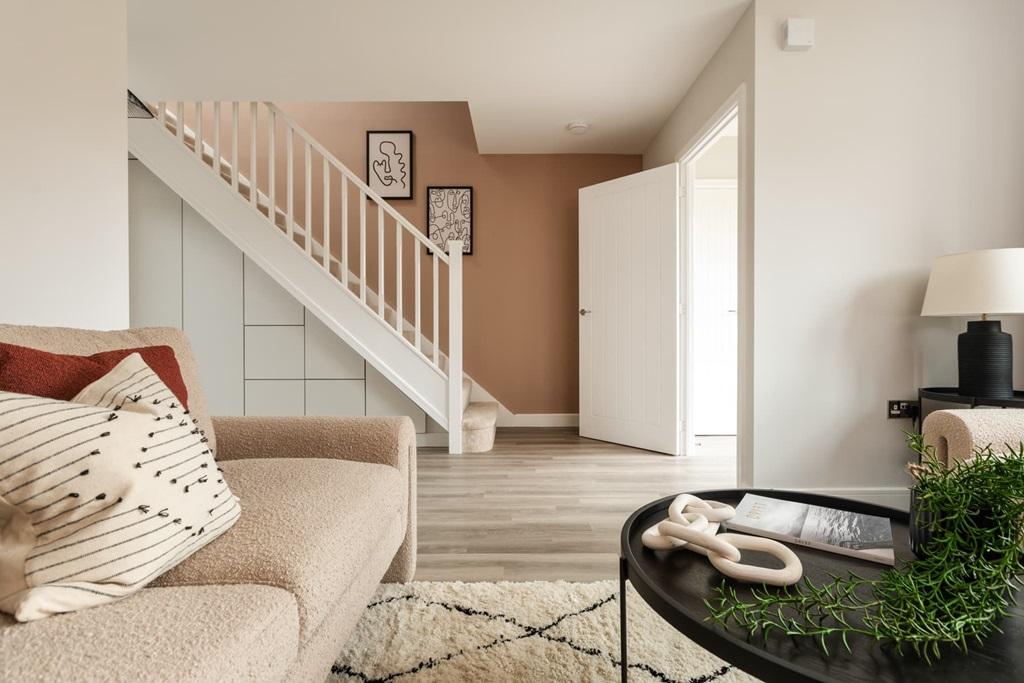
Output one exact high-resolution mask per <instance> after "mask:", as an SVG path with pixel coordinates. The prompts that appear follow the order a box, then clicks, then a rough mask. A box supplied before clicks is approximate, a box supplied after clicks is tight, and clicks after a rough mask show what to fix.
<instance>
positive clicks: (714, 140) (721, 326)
mask: <svg viewBox="0 0 1024 683" xmlns="http://www.w3.org/2000/svg"><path fill="white" fill-rule="evenodd" d="M738 117H739V112H738V108H736V107H734V108H732V109H730V110H729V111H727V112H726V113H725V114H724V115H723V116H721V117H719V118H718V120H717V121H715V122H714V126H713V129H712V130H711V131H709V134H708V135H706V136H705V137H704V138H703V139H702V140H700V141H699V142H698V143H697V144H696V145H695V146H694V147H693V148H692V149H691V151H690V152H689V153H687V154H686V155H685V156H683V157H682V158H681V159H680V160H679V165H680V177H681V178H682V179H683V181H684V183H683V185H684V186H683V188H682V192H681V193H680V203H681V206H680V213H681V215H683V216H685V220H686V223H685V225H686V229H685V238H684V240H682V241H683V242H684V244H683V245H682V249H681V266H682V267H681V272H682V273H685V277H684V278H683V281H682V282H681V284H680V286H681V290H682V294H681V300H682V301H683V302H684V305H683V310H684V311H685V315H686V317H687V321H686V322H687V324H686V325H685V328H684V329H685V335H684V336H683V339H682V344H681V348H680V357H681V358H682V359H683V362H682V363H680V366H681V367H682V368H683V378H682V381H681V385H682V387H683V391H684V400H683V401H682V404H683V413H684V414H683V415H682V416H681V419H682V420H683V423H684V424H685V425H686V428H685V429H684V434H685V438H686V443H685V444H684V448H683V452H684V453H686V454H688V455H696V456H706V457H709V458H714V459H723V460H726V461H729V462H735V461H736V459H737V433H738V431H739V429H738V418H737V411H738V405H739V401H738V381H739V240H738V237H739V233H740V229H739V227H740V225H739V206H740V201H739V200H740V196H739V175H740V159H739V120H738Z"/></svg>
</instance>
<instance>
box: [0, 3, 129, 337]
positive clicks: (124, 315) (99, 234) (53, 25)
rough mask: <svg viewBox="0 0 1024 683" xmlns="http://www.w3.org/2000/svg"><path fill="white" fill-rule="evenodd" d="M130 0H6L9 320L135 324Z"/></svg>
mask: <svg viewBox="0 0 1024 683" xmlns="http://www.w3.org/2000/svg"><path fill="white" fill-rule="evenodd" d="M126 22H127V17H126V10H125V2H124V0H96V1H94V2H71V1H68V0H63V1H60V2H38V1H37V0H10V2H5V3H4V10H3V20H2V21H0V83H2V94H0V122H2V124H3V125H2V126H0V161H2V163H0V206H2V207H3V218H2V219H0V291H2V292H4V295H3V296H2V297H0V323H20V324H39V325H67V326H75V327H92V328H101V329H102V328H115V327H126V326H127V324H128V171H127V156H128V146H127V138H126V131H125V89H126V83H127V80H126V79H127V77H126V57H125V55H126V25H127V24H126Z"/></svg>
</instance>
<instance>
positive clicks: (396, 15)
mask: <svg viewBox="0 0 1024 683" xmlns="http://www.w3.org/2000/svg"><path fill="white" fill-rule="evenodd" d="M749 1H750V0H391V1H390V2H376V1H374V0H363V1H362V2H354V1H352V0H302V2H281V1H280V0H216V1H215V2H210V0H176V1H175V2H152V0H129V2H128V8H129V11H128V77H129V86H130V87H131V88H132V89H134V90H136V92H137V93H138V94H139V95H140V96H142V97H145V98H149V99H161V100H175V99H184V100H196V99H202V100H215V99H219V100H235V99H238V100H250V99H261V100H276V101H289V100H290V101H323V100H340V101H394V100H399V101H467V102H468V103H469V107H470V111H471V113H472V117H473V126H474V129H475V131H476V137H477V145H478V147H479V150H480V152H481V153H485V154H494V153H508V154H525V153H552V152H606V153H640V152H643V150H644V148H645V147H646V146H647V144H648V142H650V140H651V138H652V137H653V136H654V134H655V133H656V132H657V131H658V130H659V129H660V128H661V125H662V124H663V123H664V121H665V119H666V118H667V117H668V115H669V114H670V113H671V112H672V110H673V109H674V108H675V106H676V104H677V103H678V102H679V100H680V99H681V98H682V96H683V95H684V94H685V93H686V91H687V89H688V88H689V87H690V85H691V84H692V83H693V81H694V80H695V79H696V77H697V75H698V74H699V73H700V72H701V70H702V69H703V68H704V65H705V64H706V63H707V61H708V60H709V59H710V58H711V56H712V55H713V54H714V52H715V50H716V49H717V48H718V46H719V45H720V44H721V42H722V41H723V40H724V39H725V38H726V36H727V35H728V34H729V32H730V31H731V30H732V27H733V26H734V25H735V24H736V22H737V21H738V20H739V18H740V16H741V15H742V13H743V11H744V10H745V9H746V6H747V5H748V4H749ZM574 120H583V121H586V122H588V123H589V124H590V126H591V128H590V130H589V131H588V132H587V133H586V134H585V135H581V136H574V135H571V134H569V133H568V132H567V131H566V129H565V127H566V124H567V123H569V122H570V121H574Z"/></svg>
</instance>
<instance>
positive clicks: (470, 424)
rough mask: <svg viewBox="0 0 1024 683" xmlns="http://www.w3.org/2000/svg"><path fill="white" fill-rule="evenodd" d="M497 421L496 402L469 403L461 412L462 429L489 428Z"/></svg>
mask: <svg viewBox="0 0 1024 683" xmlns="http://www.w3.org/2000/svg"><path fill="white" fill-rule="evenodd" d="M497 422H498V404H497V403H494V402H493V401H480V402H477V403H470V404H469V407H468V408H466V410H465V412H463V413H462V428H463V429H489V428H491V427H494V426H495V425H496V424H497Z"/></svg>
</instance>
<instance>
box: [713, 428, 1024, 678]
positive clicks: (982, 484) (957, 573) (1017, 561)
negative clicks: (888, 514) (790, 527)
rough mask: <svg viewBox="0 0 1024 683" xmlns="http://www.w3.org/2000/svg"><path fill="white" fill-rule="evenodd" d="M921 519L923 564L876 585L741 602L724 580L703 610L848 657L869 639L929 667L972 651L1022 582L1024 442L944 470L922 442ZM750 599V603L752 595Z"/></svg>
mask: <svg viewBox="0 0 1024 683" xmlns="http://www.w3.org/2000/svg"><path fill="white" fill-rule="evenodd" d="M908 445H909V446H910V448H911V450H913V451H914V452H916V453H918V454H919V455H920V456H921V458H920V464H919V465H911V466H910V467H909V468H908V469H910V471H911V473H912V474H913V475H914V476H915V477H916V478H917V486H916V489H917V491H916V492H917V496H916V498H917V506H918V508H917V510H918V513H919V519H922V520H923V522H922V523H923V524H924V525H926V528H925V529H924V531H925V532H926V536H927V538H926V540H925V541H924V543H923V546H922V552H921V557H920V558H918V559H916V560H913V561H909V562H905V563H903V564H902V565H900V566H897V567H894V568H892V569H886V570H884V571H883V572H882V573H881V575H880V576H878V578H873V579H867V578H863V577H860V576H858V575H856V574H853V573H851V574H849V575H848V576H845V577H841V576H836V575H831V576H830V577H829V580H827V581H824V582H819V583H818V584H815V583H813V582H812V581H811V580H810V579H809V578H805V579H804V580H803V581H802V582H801V583H799V584H796V585H794V586H788V587H785V588H779V589H772V588H768V587H761V588H755V589H753V590H751V591H749V592H744V594H741V593H740V592H738V591H737V590H736V588H734V587H733V586H731V585H729V584H728V583H726V582H725V581H723V582H722V584H721V585H720V586H719V587H718V588H717V589H716V595H715V597H714V598H713V599H711V600H707V601H705V603H706V604H707V606H708V608H709V609H710V611H711V616H710V617H708V619H709V620H712V621H714V622H716V623H718V624H719V625H721V626H723V627H727V626H728V625H729V624H730V623H732V624H736V625H738V626H739V627H740V628H742V629H744V630H746V631H747V632H748V633H749V634H750V635H752V636H756V635H758V634H760V635H761V636H763V637H764V638H765V639H767V638H768V636H769V635H771V634H784V635H786V636H791V637H794V638H811V639H814V640H816V641H817V642H818V643H819V644H820V645H821V648H822V649H823V650H824V652H825V654H828V652H829V644H830V643H833V644H836V643H841V644H842V646H843V647H845V648H846V649H847V650H849V649H850V640H851V638H854V637H858V636H866V637H867V638H870V639H872V640H874V641H876V642H879V643H882V644H883V645H885V646H889V647H891V648H893V649H894V650H895V651H896V652H897V653H899V654H904V653H905V652H906V651H908V650H909V651H911V652H913V653H914V654H916V655H917V656H919V657H922V658H923V659H924V660H925V661H928V662H931V661H933V660H934V659H936V658H938V657H940V656H941V654H942V650H943V649H944V648H947V647H950V646H951V647H954V648H957V649H959V650H962V651H966V650H967V648H968V646H969V645H970V644H971V643H972V642H976V643H980V642H981V641H982V639H983V638H984V637H985V636H986V635H988V634H989V633H991V632H992V631H994V630H997V629H998V625H997V622H998V620H999V619H1000V618H1001V617H1003V616H1004V615H1006V614H1007V613H1008V607H1009V605H1010V603H1011V602H1013V601H1014V595H1013V594H1014V591H1016V590H1017V589H1018V588H1019V587H1020V585H1021V584H1020V580H1021V577H1022V576H1024V554H1022V549H1021V542H1022V539H1024V443H1022V444H1020V445H1018V447H1016V448H1013V447H1010V446H1007V447H1006V450H1005V452H1004V453H1001V454H995V453H993V450H992V448H991V446H990V447H988V448H984V449H979V450H976V451H975V457H974V458H973V459H971V460H968V461H964V462H961V463H958V464H956V465H955V466H953V467H951V468H946V467H945V466H943V465H942V464H941V463H939V461H938V460H937V459H936V457H935V454H934V452H933V449H932V448H930V447H928V446H925V444H924V443H923V441H922V439H921V437H920V436H918V435H908ZM748 593H749V594H748Z"/></svg>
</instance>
